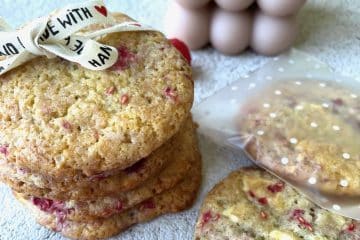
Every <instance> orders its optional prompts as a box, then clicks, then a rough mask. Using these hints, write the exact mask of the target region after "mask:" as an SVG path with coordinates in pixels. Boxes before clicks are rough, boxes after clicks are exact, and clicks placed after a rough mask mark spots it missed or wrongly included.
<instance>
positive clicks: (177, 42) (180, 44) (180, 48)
mask: <svg viewBox="0 0 360 240" xmlns="http://www.w3.org/2000/svg"><path fill="white" fill-rule="evenodd" d="M169 40H170V42H171V44H172V45H173V46H174V47H175V48H176V49H177V50H178V51H179V52H180V53H181V54H182V55H183V56H184V58H185V59H186V60H187V62H188V63H189V64H191V53H190V50H189V48H188V46H186V44H185V43H184V42H183V41H181V40H179V39H177V38H173V39H169Z"/></svg>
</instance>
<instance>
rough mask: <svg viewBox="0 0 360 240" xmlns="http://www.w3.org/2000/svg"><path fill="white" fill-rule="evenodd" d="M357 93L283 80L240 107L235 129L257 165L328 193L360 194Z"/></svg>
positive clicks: (331, 85) (332, 85) (316, 83)
mask: <svg viewBox="0 0 360 240" xmlns="http://www.w3.org/2000/svg"><path fill="white" fill-rule="evenodd" d="M358 94H359V93H358V92H356V89H355V88H354V89H351V90H350V89H347V88H344V87H342V86H340V85H338V84H336V83H330V82H324V83H322V82H320V84H319V81H313V80H303V81H281V82H279V83H275V84H274V85H272V86H270V87H268V88H266V89H265V90H263V91H261V94H259V95H257V96H256V97H254V98H251V99H250V100H249V101H248V102H247V104H245V105H244V107H243V108H242V109H241V116H240V120H239V126H240V127H239V131H240V134H241V138H242V139H245V141H244V142H245V148H246V150H247V152H248V153H249V154H250V155H251V156H252V158H253V159H254V160H255V161H256V163H258V164H260V165H262V166H264V167H266V168H268V169H270V170H271V171H273V172H275V173H276V174H277V175H279V176H282V177H285V178H287V179H289V180H292V181H296V182H297V183H298V184H303V185H307V186H308V187H310V188H313V189H316V190H319V191H321V192H322V193H326V194H332V195H341V196H343V195H347V196H360V174H359V172H360V152H359V147H360V145H359V143H360V125H359V124H360V101H359V100H358V97H357V96H358Z"/></svg>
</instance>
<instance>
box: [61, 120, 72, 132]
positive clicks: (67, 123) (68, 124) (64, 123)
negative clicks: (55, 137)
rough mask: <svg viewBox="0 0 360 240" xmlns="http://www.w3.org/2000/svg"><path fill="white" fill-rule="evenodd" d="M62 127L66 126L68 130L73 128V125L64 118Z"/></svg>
mask: <svg viewBox="0 0 360 240" xmlns="http://www.w3.org/2000/svg"><path fill="white" fill-rule="evenodd" d="M61 125H62V127H63V128H65V129H66V130H71V128H72V126H71V123H69V122H68V121H66V120H64V121H63V122H62V124H61Z"/></svg>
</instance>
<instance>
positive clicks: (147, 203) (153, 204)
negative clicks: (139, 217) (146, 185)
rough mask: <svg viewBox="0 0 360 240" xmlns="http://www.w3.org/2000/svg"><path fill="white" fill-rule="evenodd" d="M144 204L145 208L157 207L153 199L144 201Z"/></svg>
mask: <svg viewBox="0 0 360 240" xmlns="http://www.w3.org/2000/svg"><path fill="white" fill-rule="evenodd" d="M142 206H143V208H144V209H154V208H155V203H154V201H153V200H152V199H149V200H147V201H145V202H143V203H142Z"/></svg>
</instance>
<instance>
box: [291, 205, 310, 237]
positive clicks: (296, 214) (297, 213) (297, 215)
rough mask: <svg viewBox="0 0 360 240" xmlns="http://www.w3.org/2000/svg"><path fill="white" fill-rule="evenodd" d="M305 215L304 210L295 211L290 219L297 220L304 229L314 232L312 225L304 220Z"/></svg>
mask: <svg viewBox="0 0 360 240" xmlns="http://www.w3.org/2000/svg"><path fill="white" fill-rule="evenodd" d="M304 214H305V211H304V210H302V209H295V210H294V211H293V213H292V216H291V218H290V219H292V220H294V219H295V220H297V221H298V222H299V224H300V225H302V226H303V227H304V228H306V229H307V230H309V231H310V232H312V231H314V229H313V227H312V225H311V224H310V223H309V222H308V221H306V219H305V218H303V215H304Z"/></svg>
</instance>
